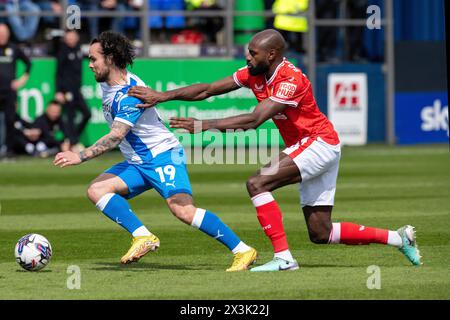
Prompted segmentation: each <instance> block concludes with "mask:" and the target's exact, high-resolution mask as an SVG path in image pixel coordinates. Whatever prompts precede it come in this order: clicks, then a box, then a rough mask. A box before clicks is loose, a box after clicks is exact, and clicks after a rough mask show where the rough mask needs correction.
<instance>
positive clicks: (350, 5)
mask: <svg viewBox="0 0 450 320" xmlns="http://www.w3.org/2000/svg"><path fill="white" fill-rule="evenodd" d="M367 6H368V3H367V0H352V1H347V12H346V18H347V19H366V18H367V13H366V10H367ZM364 29H365V26H361V27H347V28H346V33H347V41H346V42H345V50H344V52H345V55H344V59H345V60H347V61H352V62H360V61H364V60H365V57H366V56H367V55H366V52H365V50H364V45H363V42H364Z"/></svg>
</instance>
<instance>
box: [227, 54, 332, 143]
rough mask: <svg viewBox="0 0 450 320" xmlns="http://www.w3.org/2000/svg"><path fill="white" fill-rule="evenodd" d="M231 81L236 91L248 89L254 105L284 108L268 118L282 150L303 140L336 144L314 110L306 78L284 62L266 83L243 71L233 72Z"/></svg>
mask: <svg viewBox="0 0 450 320" xmlns="http://www.w3.org/2000/svg"><path fill="white" fill-rule="evenodd" d="M233 79H234V81H235V82H236V84H237V85H239V86H240V87H247V88H250V89H251V90H252V91H253V93H254V94H255V96H256V99H257V100H258V102H260V101H262V100H264V99H267V98H269V99H271V100H273V101H276V102H279V103H283V104H286V105H287V107H286V108H285V109H284V110H283V111H282V112H281V113H279V114H277V115H275V116H274V117H273V118H272V120H273V122H274V123H275V125H276V126H277V127H278V130H279V131H280V134H281V136H282V138H283V140H284V143H285V144H286V147H290V146H292V145H294V144H296V143H297V142H299V141H301V140H302V139H304V138H306V137H309V138H318V137H320V138H322V139H323V140H324V141H325V142H327V143H329V144H332V145H336V144H338V143H339V137H338V134H337V132H336V131H335V130H334V127H333V125H332V124H331V122H330V121H329V120H328V119H327V117H325V115H324V114H323V113H322V112H320V110H319V107H318V106H317V103H316V100H315V99H314V96H313V92H312V87H311V83H310V82H309V80H308V78H307V77H306V76H305V75H304V74H303V72H302V71H301V70H300V69H299V68H297V67H295V66H294V65H293V64H292V63H290V62H289V61H288V60H286V58H284V59H283V62H281V63H280V64H279V65H278V67H277V68H276V70H275V72H274V74H273V75H272V77H271V78H270V79H268V80H267V79H266V77H265V75H263V74H262V75H257V76H252V75H250V73H249V71H248V69H247V67H244V68H241V69H239V70H238V71H236V72H235V73H234V74H233Z"/></svg>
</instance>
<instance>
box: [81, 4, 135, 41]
mask: <svg viewBox="0 0 450 320" xmlns="http://www.w3.org/2000/svg"><path fill="white" fill-rule="evenodd" d="M126 4H127V0H100V1H97V0H77V1H76V5H78V6H79V7H80V9H81V11H82V12H83V11H98V10H100V11H105V10H108V11H111V12H114V11H121V12H124V11H126ZM124 19H125V18H124V17H112V18H111V17H101V18H99V17H89V18H87V21H88V24H89V38H90V39H93V38H95V37H97V36H98V35H99V33H100V32H102V31H104V30H113V31H116V32H123V31H124Z"/></svg>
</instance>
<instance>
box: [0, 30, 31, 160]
mask: <svg viewBox="0 0 450 320" xmlns="http://www.w3.org/2000/svg"><path fill="white" fill-rule="evenodd" d="M9 38H10V32H9V28H8V26H7V25H6V24H0V70H1V72H0V133H3V134H1V137H0V156H5V155H9V154H12V152H13V151H12V143H13V131H14V121H15V119H16V99H17V90H18V89H19V88H20V87H22V86H24V85H25V83H26V82H27V80H28V78H29V74H30V70H31V62H30V59H29V58H28V57H27V56H26V55H25V53H23V51H22V50H21V49H20V48H19V47H17V46H16V45H15V44H13V43H11V42H10V41H9ZM17 60H22V62H23V63H24V64H25V72H24V73H23V75H22V76H20V77H19V78H18V79H16V62H17Z"/></svg>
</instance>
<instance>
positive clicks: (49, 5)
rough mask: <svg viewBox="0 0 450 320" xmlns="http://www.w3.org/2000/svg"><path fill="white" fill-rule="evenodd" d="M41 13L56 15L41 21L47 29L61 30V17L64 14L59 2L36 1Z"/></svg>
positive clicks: (43, 18)
mask: <svg viewBox="0 0 450 320" xmlns="http://www.w3.org/2000/svg"><path fill="white" fill-rule="evenodd" d="M34 2H35V3H36V4H37V5H38V6H39V8H40V9H41V11H51V12H53V13H54V14H55V16H53V17H49V16H46V17H42V19H41V21H42V22H43V23H44V25H45V27H46V28H59V16H60V15H61V14H62V11H63V8H62V5H61V3H60V2H61V1H59V0H34Z"/></svg>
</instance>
